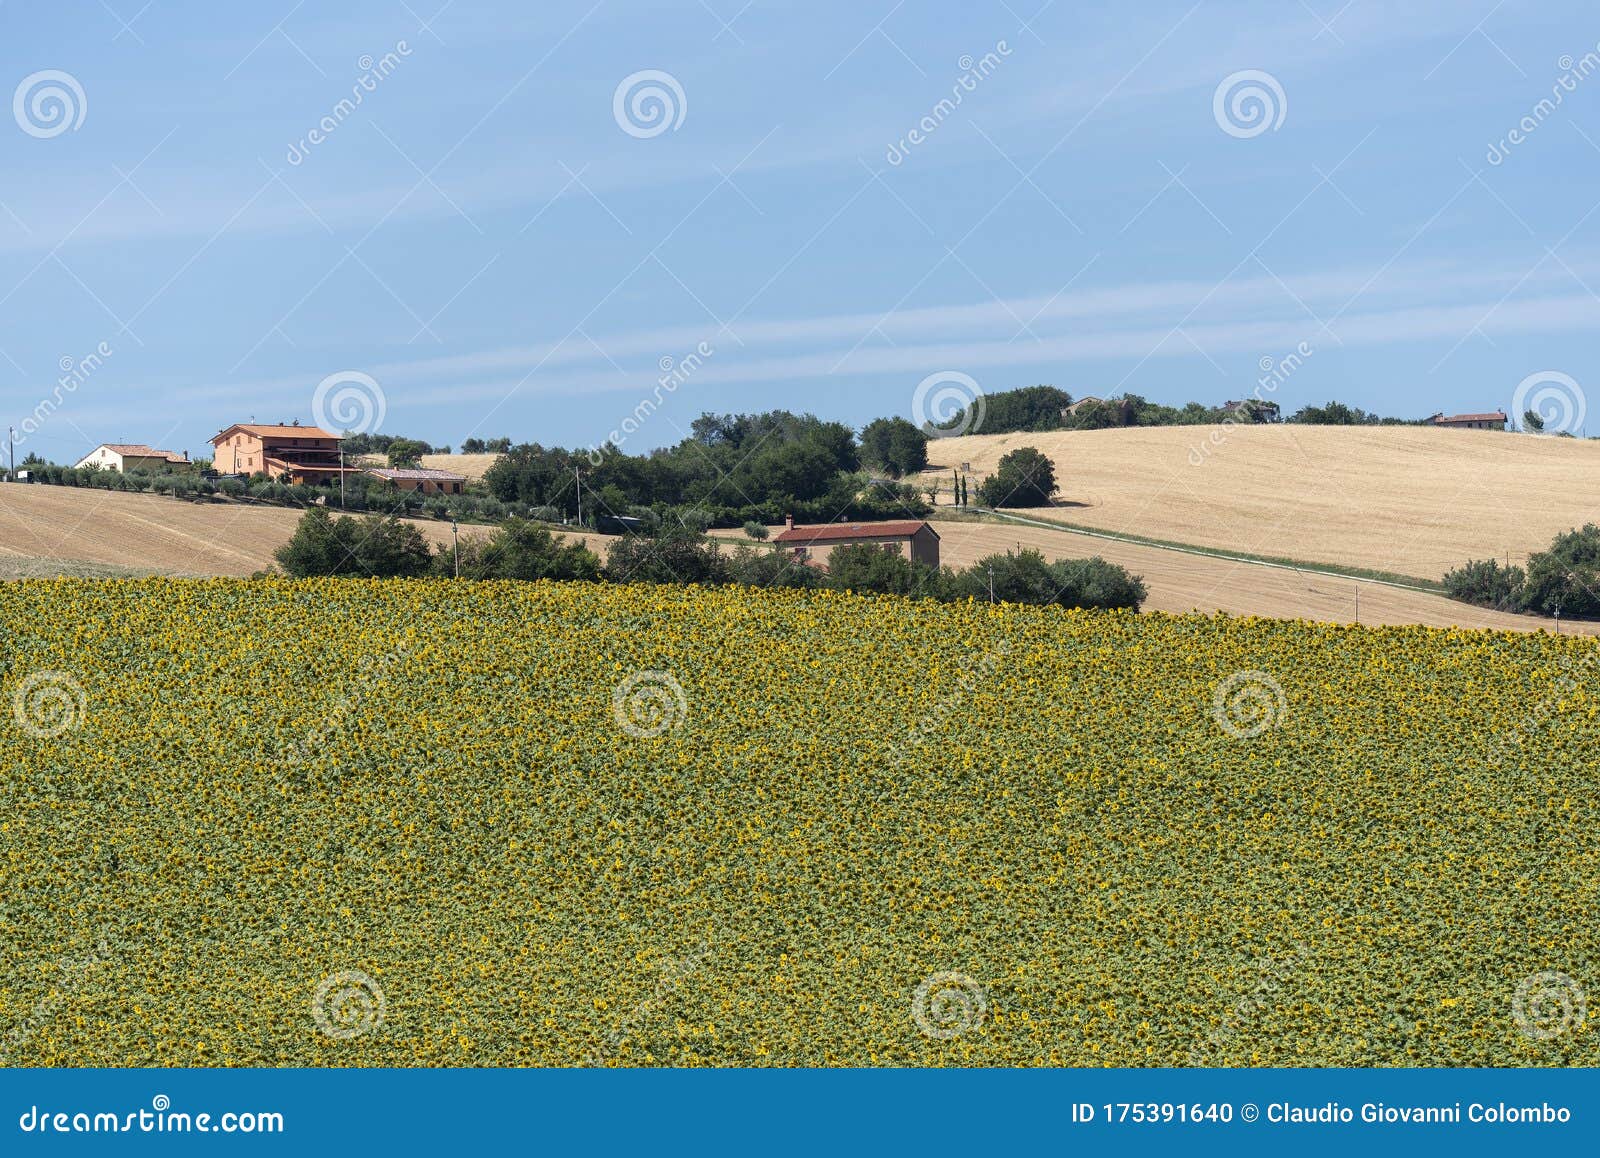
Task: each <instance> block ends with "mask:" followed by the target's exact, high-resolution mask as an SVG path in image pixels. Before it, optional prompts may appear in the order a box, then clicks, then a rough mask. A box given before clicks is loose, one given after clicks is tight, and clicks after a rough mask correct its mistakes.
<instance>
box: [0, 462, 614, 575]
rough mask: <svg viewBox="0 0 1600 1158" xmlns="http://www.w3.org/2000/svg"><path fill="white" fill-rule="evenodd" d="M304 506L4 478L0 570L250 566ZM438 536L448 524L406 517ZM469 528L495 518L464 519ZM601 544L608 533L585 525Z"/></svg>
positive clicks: (223, 569) (445, 539)
mask: <svg viewBox="0 0 1600 1158" xmlns="http://www.w3.org/2000/svg"><path fill="white" fill-rule="evenodd" d="M299 519H300V512H299V511H297V510H293V509H291V508H289V507H273V506H257V505H254V504H247V503H235V502H215V503H192V502H188V501H185V500H181V499H172V498H166V497H163V496H160V495H142V494H125V493H123V492H121V491H102V490H85V489H79V488H77V487H52V486H18V485H8V486H0V578H26V577H29V576H35V575H61V574H67V575H81V576H101V575H125V574H159V575H249V574H251V573H252V572H255V571H259V570H262V569H263V568H266V567H269V566H271V565H272V553H273V551H275V550H277V549H278V547H280V546H282V545H283V544H284V543H285V542H287V541H288V539H289V536H290V535H291V534H293V533H294V527H295V523H297V522H298V521H299ZM408 521H409V522H412V523H413V524H415V525H416V526H417V527H418V528H419V529H420V530H421V531H422V534H423V536H424V537H425V538H426V539H427V540H428V541H429V542H430V543H432V544H434V545H435V546H440V545H443V544H446V543H449V542H450V524H449V523H447V522H439V521H436V520H433V519H412V520H408ZM461 533H462V536H463V538H465V537H466V536H467V535H468V534H469V533H470V534H488V528H485V527H468V526H463V527H462V528H461ZM585 538H587V539H589V540H590V546H591V547H592V548H594V549H596V550H600V551H602V552H603V550H604V542H605V538H606V537H605V536H603V535H586V536H585Z"/></svg>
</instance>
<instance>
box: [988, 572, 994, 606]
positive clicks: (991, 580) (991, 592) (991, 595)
mask: <svg viewBox="0 0 1600 1158" xmlns="http://www.w3.org/2000/svg"><path fill="white" fill-rule="evenodd" d="M989 602H990V603H993V602H994V565H993V564H992V563H991V564H990V565H989Z"/></svg>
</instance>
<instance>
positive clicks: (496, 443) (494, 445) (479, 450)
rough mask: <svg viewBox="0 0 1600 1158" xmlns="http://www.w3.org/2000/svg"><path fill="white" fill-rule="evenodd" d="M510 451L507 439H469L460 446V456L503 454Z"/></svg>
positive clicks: (509, 441) (509, 442)
mask: <svg viewBox="0 0 1600 1158" xmlns="http://www.w3.org/2000/svg"><path fill="white" fill-rule="evenodd" d="M510 449H511V440H510V439H509V438H490V439H483V438H469V439H467V440H466V441H465V442H463V443H462V444H461V453H462V454H504V453H505V452H506V451H508V450H510Z"/></svg>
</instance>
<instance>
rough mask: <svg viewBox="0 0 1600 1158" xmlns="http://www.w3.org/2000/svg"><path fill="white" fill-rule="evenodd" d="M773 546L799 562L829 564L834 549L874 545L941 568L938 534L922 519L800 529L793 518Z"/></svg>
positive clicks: (913, 560)
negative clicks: (791, 554) (785, 550)
mask: <svg viewBox="0 0 1600 1158" xmlns="http://www.w3.org/2000/svg"><path fill="white" fill-rule="evenodd" d="M772 541H773V542H774V543H782V544H783V545H784V546H785V547H787V548H789V549H791V550H792V551H793V552H794V557H795V558H796V559H800V560H804V561H810V560H812V559H815V558H817V557H818V556H819V555H820V556H822V558H821V559H819V560H818V561H820V562H822V563H826V562H827V557H828V556H831V555H832V554H833V551H834V548H836V547H843V546H845V545H846V544H849V543H872V544H875V545H877V546H879V547H888V548H891V549H893V550H894V551H897V552H898V553H899V554H901V555H904V556H905V557H906V558H907V559H910V560H911V561H912V562H913V563H926V564H927V565H928V566H930V567H937V566H938V565H939V532H937V531H935V530H934V529H933V528H932V527H930V526H929V525H928V524H927V523H925V522H923V521H922V520H921V519H907V520H905V521H903V522H890V523H819V524H816V525H814V526H809V527H805V526H802V527H797V526H795V524H794V518H793V516H790V517H789V518H787V519H785V520H784V525H783V530H782V531H781V532H779V533H778V534H777V535H775V536H773V539H772Z"/></svg>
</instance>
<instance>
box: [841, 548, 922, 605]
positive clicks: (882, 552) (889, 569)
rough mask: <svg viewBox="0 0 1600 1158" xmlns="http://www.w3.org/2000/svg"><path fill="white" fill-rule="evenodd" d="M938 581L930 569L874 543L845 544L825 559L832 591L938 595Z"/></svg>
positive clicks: (891, 549)
mask: <svg viewBox="0 0 1600 1158" xmlns="http://www.w3.org/2000/svg"><path fill="white" fill-rule="evenodd" d="M939 582H940V576H939V572H937V571H935V570H934V569H933V568H932V567H928V566H926V565H924V564H922V563H914V562H912V561H911V560H910V559H908V558H906V557H905V555H904V554H902V553H901V552H899V551H897V550H895V548H893V547H883V546H879V545H878V544H876V543H846V544H844V545H843V546H840V547H835V548H834V549H833V553H832V554H831V555H830V556H829V557H828V586H829V587H831V588H833V589H834V590H835V591H855V592H858V593H861V592H871V593H873V594H877V595H927V596H937V595H939V594H941V591H940V588H939Z"/></svg>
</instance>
